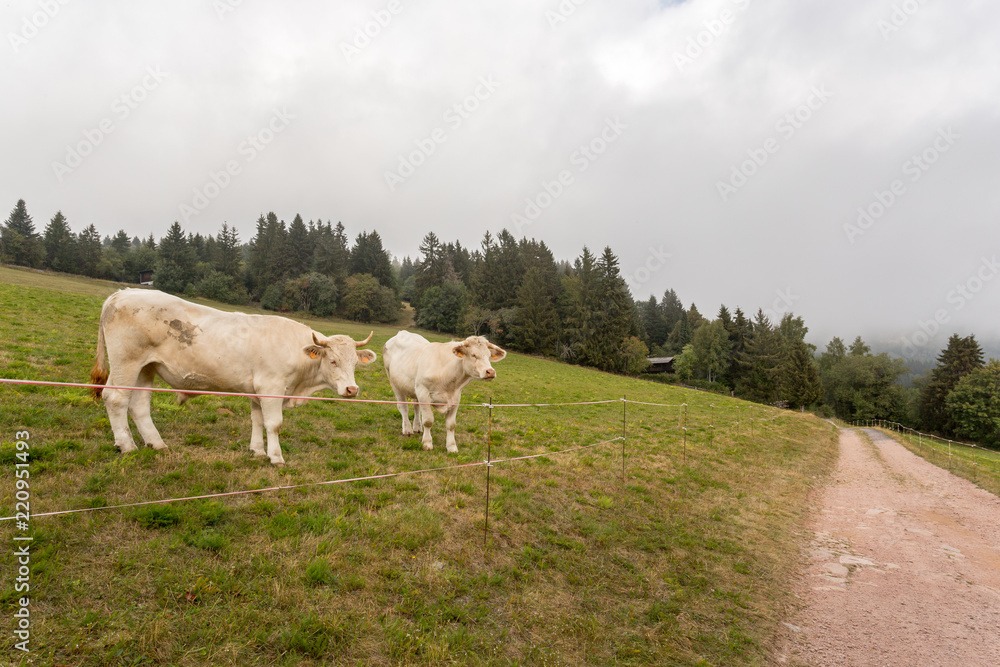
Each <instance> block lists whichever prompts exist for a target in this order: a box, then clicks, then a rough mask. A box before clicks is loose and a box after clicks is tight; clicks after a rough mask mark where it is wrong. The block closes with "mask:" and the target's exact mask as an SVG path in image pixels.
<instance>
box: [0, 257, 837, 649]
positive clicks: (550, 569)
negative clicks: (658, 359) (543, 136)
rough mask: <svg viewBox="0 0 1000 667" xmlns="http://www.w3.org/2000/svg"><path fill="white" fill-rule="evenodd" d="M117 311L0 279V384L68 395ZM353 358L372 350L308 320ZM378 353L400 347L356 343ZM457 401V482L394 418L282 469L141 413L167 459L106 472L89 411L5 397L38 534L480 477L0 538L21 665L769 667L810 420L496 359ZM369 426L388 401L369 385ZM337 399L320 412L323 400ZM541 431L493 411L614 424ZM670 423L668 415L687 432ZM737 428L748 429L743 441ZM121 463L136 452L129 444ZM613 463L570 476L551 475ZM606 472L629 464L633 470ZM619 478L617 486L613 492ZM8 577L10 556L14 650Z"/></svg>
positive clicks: (214, 403) (349, 428) (241, 413)
mask: <svg viewBox="0 0 1000 667" xmlns="http://www.w3.org/2000/svg"><path fill="white" fill-rule="evenodd" d="M116 288H117V286H116V285H113V284H110V283H104V282H101V281H90V280H85V279H79V278H70V277H65V276H54V275H48V274H40V273H36V272H29V271H20V270H15V269H8V268H0V377H4V378H23V379H40V380H58V381H72V382H81V381H86V380H87V378H88V375H89V371H90V367H91V365H92V363H93V355H94V346H95V341H96V336H97V321H98V316H99V313H100V306H101V303H102V301H103V299H104V298H105V297H106V295H108V294H110V293H111V292H112V291H114V289H116ZM302 321H305V322H306V323H307V324H309V325H310V326H312V327H314V328H315V329H317V330H318V331H321V332H323V333H325V334H331V333H346V334H350V335H353V336H354V337H356V338H361V337H363V336H365V335H367V333H368V331H369V330H370V329H371V327H369V326H366V325H361V324H357V323H353V322H342V321H335V320H322V321H314V320H302ZM374 328H375V338H374V340H373V343H372V345H371V346H370V347H371V349H373V350H375V351H376V352H378V353H379V355H380V356H381V346H382V344H383V343H384V342H385V341H386V340H387V339H388V338H389V337H390V336H392V335H393V334H395V332H396V330H397V329H396V328H392V327H384V326H380V327H374ZM496 369H497V374H498V378H497V380H495V381H494V382H491V383H482V382H476V383H473V384H471V385H470V386H469V387H468V388H467V389H466V391H465V393H464V395H463V399H462V400H463V403H466V404H468V405H467V406H465V407H463V408H462V409H461V410H460V411H459V417H458V420H459V421H458V447H459V453H458V454H451V455H450V454H447V453H446V452H445V451H444V433H443V431H442V428H443V420H442V419H440V418H438V420H437V422H436V424H435V432H434V439H435V449H434V450H433V451H431V452H425V451H423V450H422V449H421V448H420V444H419V440H418V438H417V437H404V436H403V435H401V433H400V420H399V415H398V413H397V411H396V408H395V407H394V406H393V405H382V404H376V405H351V404H346V403H339V402H310V403H308V404H307V405H305V406H302V407H300V408H296V409H294V410H286V411H285V422H284V426H283V430H282V434H281V443H282V448H283V450H284V456H285V460H286V461H287V464H288V465H287V466H286V467H284V468H275V467H273V466H271V465H270V464H269V463H268V462H266V460H260V459H254V458H253V457H252V456H251V455H250V453H249V439H250V409H249V401H248V400H247V399H242V398H223V397H201V398H195V399H193V400H191V401H189V402H188V403H187V404H185V405H183V406H179V405H177V404H176V402H175V400H174V398H173V395H172V394H156V395H155V396H154V397H153V405H154V408H153V420H154V421H155V422H156V424H157V426H158V428H159V430H160V433H161V434H162V435H163V436H164V439H165V441H166V442H167V444H168V445H169V448H168V449H167V450H165V451H162V452H155V451H152V450H150V449H146V448H143V449H141V450H140V451H139V452H137V453H134V454H130V455H124V456H123V455H121V454H119V453H118V451H117V450H116V449H115V448H114V446H113V440H112V437H111V432H110V428H109V425H108V421H107V416H106V413H105V411H104V408H103V405H102V404H100V403H95V402H93V401H92V400H91V399H90V398H89V396H88V394H87V392H86V391H85V390H81V389H71V388H61V387H59V388H53V387H15V386H9V385H8V386H0V463H2V465H0V501H2V506H3V507H4V508H5V509H4V516H11V515H13V513H14V503H15V497H14V494H15V472H14V471H15V464H16V463H17V462H18V459H17V451H16V449H15V445H14V435H15V433H16V432H18V431H24V430H27V431H29V432H30V434H31V439H30V443H31V449H30V468H29V469H30V474H31V476H30V483H31V486H30V493H31V510H32V512H34V513H39V512H47V511H55V510H67V509H78V508H98V507H105V506H108V505H117V504H127V503H135V502H142V501H147V500H156V499H167V498H177V497H184V496H192V495H205V494H213V493H224V492H234V491H244V490H253V489H265V488H269V487H274V486H287V485H297V484H310V483H314V482H322V481H328V480H338V479H348V478H354V477H365V476H371V475H378V474H384V473H396V472H405V471H415V470H423V469H431V468H445V467H448V466H454V465H458V464H464V463H481V462H482V461H484V460H485V459H486V458H487V456H488V442H487V432H488V431H489V432H490V433H491V438H490V443H489V447H490V450H491V451H490V455H491V456H492V458H493V459H506V458H512V457H518V456H525V455H534V454H542V455H543V456H540V457H538V458H533V459H529V460H524V461H516V462H506V463H498V464H495V465H494V466H493V467H492V468H490V471H489V472H490V480H491V486H490V500H489V528H488V533H486V534H485V537H484V528H485V519H486V472H487V470H486V467H485V466H483V465H475V466H470V467H466V468H458V469H448V470H439V471H435V472H426V473H420V474H413V475H404V476H398V477H391V478H387V479H381V480H366V481H360V482H349V483H342V484H330V485H313V486H306V487H304V488H300V489H294V490H282V491H268V492H264V493H254V494H245V495H239V496H228V497H222V498H215V499H202V500H192V501H184V502H177V503H171V504H159V505H146V506H141V507H131V508H125V509H105V510H97V511H93V512H84V513H77V514H69V515H63V516H53V517H38V518H35V519H33V520H32V521H31V530H30V532H28V533H22V532H20V531H18V530H17V529H16V526H15V525H14V523H13V522H11V521H6V522H3V523H2V524H0V535H2V536H3V537H4V539H5V541H6V543H7V544H8V545H12V544H13V542H12V540H11V538H12V537H13V536H14V535H22V534H30V535H33V536H34V541H33V542H31V564H30V569H31V590H30V596H31V605H30V608H31V614H32V616H31V623H32V625H31V631H32V640H31V641H32V643H31V648H32V651H31V653H30V654H28V655H27V656H25V655H22V654H21V653H20V652H17V651H14V650H13V649H12V648H11V645H12V643H13V639H11V638H10V635H9V634H8V642H7V644H6V645H5V647H4V648H3V649H2V651H3V653H2V654H0V662H2V663H3V664H28V663H27V662H26V660H27V659H31V660H33V661H34V662H33V664H39V665H105V664H107V665H111V664H114V665H118V664H121V665H157V664H166V665H261V666H263V665H288V666H292V665H324V664H338V665H340V664H344V665H413V664H417V665H444V664H456V665H583V664H587V665H764V664H768V663H769V662H770V658H771V655H772V650H773V648H774V645H775V641H776V638H777V636H778V634H779V630H780V628H781V620H783V618H784V617H785V614H786V611H787V610H788V608H789V607H790V604H791V597H790V593H789V587H788V584H789V582H790V581H791V579H792V577H793V576H795V574H796V573H797V571H798V568H799V566H800V564H801V550H800V548H801V546H802V541H803V540H805V539H806V536H805V533H804V530H803V528H802V526H803V522H804V520H805V516H806V514H807V511H808V508H807V494H808V492H809V491H810V489H811V488H813V487H814V486H815V485H816V484H817V483H819V482H821V481H822V480H823V479H824V477H825V475H826V474H827V473H828V472H829V471H830V470H831V469H832V466H833V463H834V461H835V458H836V451H837V449H836V434H835V430H834V428H833V427H831V425H830V424H828V423H826V422H823V421H821V420H819V419H816V418H814V417H812V416H810V415H803V414H799V413H793V412H783V411H776V410H774V409H772V408H768V407H765V406H759V405H753V404H749V403H745V402H742V401H737V400H735V399H730V398H727V397H723V396H719V395H714V394H708V393H701V392H695V391H690V390H684V389H680V388H676V387H672V386H669V385H663V384H658V383H651V382H647V381H643V380H639V379H633V378H627V377H621V376H616V375H610V374H606V373H601V372H598V371H594V370H591V369H585V368H581V367H576V366H570V365H566V364H563V363H558V362H555V361H551V360H546V359H540V358H534V357H529V356H524V355H519V354H509V355H508V357H507V358H506V359H505V360H504V361H502V362H500V363H498V364H497V365H496ZM357 380H358V384H359V385H360V386H361V388H362V397H363V398H375V399H389V398H391V397H392V394H391V391H390V388H389V384H388V381H387V380H386V377H385V373H384V369H383V367H382V364H381V360H379V361H377V362H376V363H375V364H374V365H373V367H371V368H359V369H358V371H357ZM321 395H325V396H331V395H332V394H331V393H330V392H323V394H321ZM623 396H625V397H627V398H628V399H631V400H636V401H645V402H652V403H661V404H666V405H668V406H670V407H657V406H642V405H635V404H627V405H625V408H624V432H625V440H624V448H623V442H622V441H621V440H618V439H617V438H619V437H620V436H621V435H622V430H623V404H622V402H621V401H617V400H616V401H615V402H613V403H610V404H604V405H596V406H577V407H568V406H564V407H549V408H496V409H494V410H493V411H492V423H491V424H490V420H489V411H488V410H486V409H484V408H482V407H478V406H479V405H480V404H482V403H486V402H489V401H490V400H492V401H493V402H494V403H521V402H544V403H554V402H570V401H582V400H595V399H618V398H621V397H623ZM682 405H683V407H680V406H682ZM737 422H739V423H738V424H737ZM136 437H137V443H141V440H139V439H138V436H137V435H136ZM602 441H610V442H608V443H606V444H602V445H599V446H596V447H592V448H588V449H582V450H577V451H572V452H566V453H559V452H561V450H565V449H570V448H574V447H581V446H585V445H591V444H594V443H599V442H602ZM623 449H624V458H623ZM623 464H624V478H623ZM16 569H17V565H16V562H15V559H14V555H13V548H12V547H8V548H6V549H3V550H2V551H0V614H3V615H4V616H6V617H7V619H8V620H7V621H5V623H7V624H8V627H11V624H12V621H13V613H14V610H15V609H16V603H17V600H18V598H19V597H20V596H22V595H23V593H19V592H17V591H16V590H15V587H14V586H15V572H16Z"/></svg>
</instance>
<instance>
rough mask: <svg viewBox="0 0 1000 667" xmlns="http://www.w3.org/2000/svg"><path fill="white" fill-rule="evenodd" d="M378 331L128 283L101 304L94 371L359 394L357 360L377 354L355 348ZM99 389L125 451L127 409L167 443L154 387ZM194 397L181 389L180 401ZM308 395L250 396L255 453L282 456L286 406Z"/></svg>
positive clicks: (146, 431)
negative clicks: (210, 303)
mask: <svg viewBox="0 0 1000 667" xmlns="http://www.w3.org/2000/svg"><path fill="white" fill-rule="evenodd" d="M371 338H372V335H371V334H368V338H366V339H365V340H363V341H355V340H353V339H351V337H350V336H330V337H326V336H324V335H323V334H320V333H317V332H315V331H313V330H312V329H310V328H309V327H307V326H306V325H304V324H300V323H299V322H294V321H292V320H289V319H287V318H284V317H277V316H272V315H246V314H244V313H227V312H223V311H220V310H216V309H214V308H209V307H207V306H200V305H197V304H193V303H189V302H187V301H184V300H183V299H179V298H177V297H175V296H170V295H169V294H164V293H163V292H157V291H153V290H143V289H124V290H120V291H118V292H115V293H114V294H112V295H111V296H109V297H108V299H107V300H106V301H105V302H104V307H103V308H101V323H100V327H99V328H98V330H97V355H96V358H95V359H94V368H93V370H92V371H91V372H90V379H91V383H92V384H105V383H109V384H111V385H113V386H125V387H152V386H153V379H154V378H155V377H156V376H157V375H159V376H160V377H161V378H163V380H164V381H165V382H166V383H167V384H168V385H170V386H171V387H174V388H175V389H181V390H184V389H188V390H200V391H230V392H240V393H247V394H268V395H272V396H309V395H311V394H313V393H315V392H317V391H320V390H321V389H332V390H334V391H335V392H337V393H338V394H339V395H340V396H343V397H352V396H357V395H358V391H359V390H358V385H357V384H356V383H355V381H354V368H355V366H356V365H357V364H358V363H361V364H370V363H371V362H373V361H375V359H376V356H375V353H374V352H372V351H371V350H359V349H357V348H359V347H361V346H363V345H366V344H367V343H368V341H370V340H371ZM108 362H110V365H111V368H110V371H109V369H108ZM102 392H103V395H104V404H105V407H106V408H107V410H108V420H109V421H110V422H111V428H112V430H113V431H114V435H115V445H116V446H117V447H118V449H120V450H121V451H122V452H130V451H133V450H135V449H136V446H135V442H134V441H133V440H132V433H131V431H130V430H129V426H128V415H129V414H130V415H132V421H133V422H134V423H135V426H136V428H137V429H138V431H139V435H141V436H142V439H143V440H144V441H145V443H146V444H147V445H149V446H150V447H152V448H154V449H163V448H164V447H166V445H165V444H164V443H163V439H162V438H161V437H160V434H159V432H158V431H157V430H156V426H154V425H153V420H152V419H151V418H150V414H149V404H150V398H151V395H152V392H148V391H130V390H127V389H103V390H102V389H95V390H94V394H95V397H97V398H100V397H101V394H102ZM188 398H190V396H189V395H186V394H184V393H183V392H178V399H179V400H180V401H181V402H183V401H184V400H187V399H188ZM304 402H305V401H304V400H302V399H298V400H295V399H293V400H285V399H281V398H263V397H261V398H252V399H250V408H251V410H250V415H251V422H252V424H253V429H252V431H251V436H250V449H251V451H252V452H253V453H254V455H256V456H267V457H269V458H270V459H271V463H273V464H275V465H283V464H284V462H285V460H284V458H283V457H282V456H281V445H279V444H278V431H279V429H280V428H281V419H282V415H281V411H282V408H283V407H284V406H286V405H287V406H289V407H295V406H297V405H300V404H302V403H304ZM265 429H266V430H267V450H265V449H264V435H263V432H264V430H265Z"/></svg>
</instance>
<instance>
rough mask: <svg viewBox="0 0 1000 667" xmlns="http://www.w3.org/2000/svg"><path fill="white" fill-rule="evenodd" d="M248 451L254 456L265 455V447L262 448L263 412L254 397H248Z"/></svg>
mask: <svg viewBox="0 0 1000 667" xmlns="http://www.w3.org/2000/svg"><path fill="white" fill-rule="evenodd" d="M250 451H251V452H253V455H254V456H267V449H265V448H264V413H263V412H262V411H261V409H260V401H259V400H258V399H256V398H251V399H250Z"/></svg>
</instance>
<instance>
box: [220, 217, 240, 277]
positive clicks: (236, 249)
mask: <svg viewBox="0 0 1000 667" xmlns="http://www.w3.org/2000/svg"><path fill="white" fill-rule="evenodd" d="M242 255H243V252H242V249H241V247H240V235H239V232H237V231H236V228H235V227H230V226H229V225H228V224H226V223H222V229H220V230H219V236H218V237H217V238H216V241H215V253H214V256H213V257H212V268H213V269H215V270H216V271H218V272H219V273H221V274H223V275H226V276H232V277H234V278H235V277H238V276H239V275H240V273H242V270H243V259H242Z"/></svg>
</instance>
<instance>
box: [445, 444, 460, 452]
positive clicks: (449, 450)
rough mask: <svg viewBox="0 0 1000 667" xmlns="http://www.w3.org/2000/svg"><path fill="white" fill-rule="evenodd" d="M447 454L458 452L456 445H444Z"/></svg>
mask: <svg viewBox="0 0 1000 667" xmlns="http://www.w3.org/2000/svg"><path fill="white" fill-rule="evenodd" d="M445 449H447V450H448V453H449V454H458V447H456V446H454V445H452V446H451V447H446V448H445Z"/></svg>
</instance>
